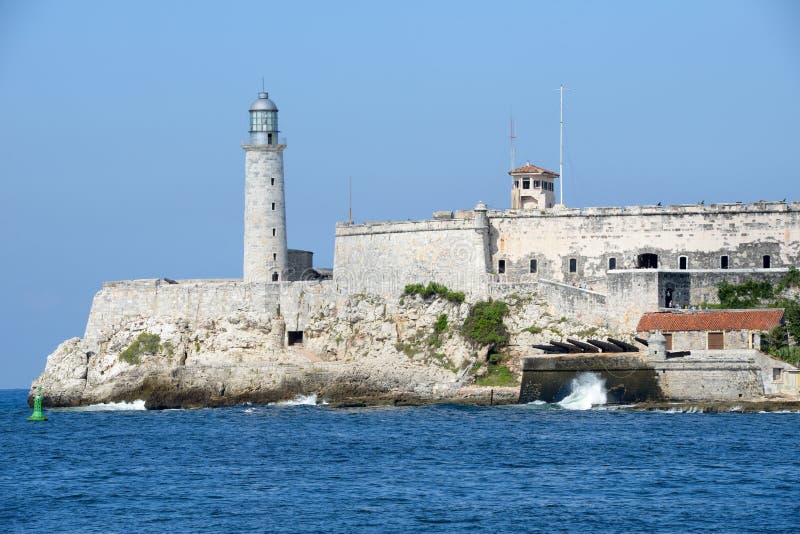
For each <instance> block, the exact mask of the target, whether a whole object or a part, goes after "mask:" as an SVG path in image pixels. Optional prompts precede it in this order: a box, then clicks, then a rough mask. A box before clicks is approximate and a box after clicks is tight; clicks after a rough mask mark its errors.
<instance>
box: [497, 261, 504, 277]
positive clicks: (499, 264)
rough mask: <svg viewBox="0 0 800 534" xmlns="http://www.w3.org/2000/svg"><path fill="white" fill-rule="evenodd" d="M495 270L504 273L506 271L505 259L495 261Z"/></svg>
mask: <svg viewBox="0 0 800 534" xmlns="http://www.w3.org/2000/svg"><path fill="white" fill-rule="evenodd" d="M497 272H498V273H500V274H504V273H505V272H506V260H500V261H498V262H497Z"/></svg>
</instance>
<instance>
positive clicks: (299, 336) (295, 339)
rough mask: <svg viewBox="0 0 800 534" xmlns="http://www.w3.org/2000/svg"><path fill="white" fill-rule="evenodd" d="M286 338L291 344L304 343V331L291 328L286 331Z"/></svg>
mask: <svg viewBox="0 0 800 534" xmlns="http://www.w3.org/2000/svg"><path fill="white" fill-rule="evenodd" d="M286 338H287V339H286V340H287V341H288V344H289V345H302V344H303V331H302V330H295V331H292V330H289V331H288V332H286Z"/></svg>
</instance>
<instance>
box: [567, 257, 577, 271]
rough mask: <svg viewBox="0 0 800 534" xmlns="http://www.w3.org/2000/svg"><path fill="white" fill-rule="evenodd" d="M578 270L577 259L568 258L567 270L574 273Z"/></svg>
mask: <svg viewBox="0 0 800 534" xmlns="http://www.w3.org/2000/svg"><path fill="white" fill-rule="evenodd" d="M577 271H578V260H576V259H575V258H570V259H569V272H571V273H574V272H577Z"/></svg>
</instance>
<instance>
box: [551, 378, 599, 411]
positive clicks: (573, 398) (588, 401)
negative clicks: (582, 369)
mask: <svg viewBox="0 0 800 534" xmlns="http://www.w3.org/2000/svg"><path fill="white" fill-rule="evenodd" d="M607 401H608V398H607V396H606V380H605V378H603V377H601V376H600V375H599V374H597V373H581V374H579V375H578V376H576V377H575V378H573V379H572V383H571V384H570V394H569V395H567V396H566V397H565V398H564V399H563V400H561V401H560V402H558V405H559V406H561V407H562V408H566V409H567V410H589V409H591V408H592V406H602V405H604V404H605V403H606V402H607Z"/></svg>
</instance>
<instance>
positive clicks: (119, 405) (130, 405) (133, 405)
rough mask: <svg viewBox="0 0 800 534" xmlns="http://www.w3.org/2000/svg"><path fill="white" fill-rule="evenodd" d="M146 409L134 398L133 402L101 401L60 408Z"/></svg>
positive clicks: (114, 410) (93, 410)
mask: <svg viewBox="0 0 800 534" xmlns="http://www.w3.org/2000/svg"><path fill="white" fill-rule="evenodd" d="M146 409H147V408H145V407H144V401H143V400H135V401H133V402H101V403H100V404H90V405H88V406H75V407H72V408H61V410H66V411H75V412H130V411H139V410H146Z"/></svg>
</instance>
